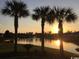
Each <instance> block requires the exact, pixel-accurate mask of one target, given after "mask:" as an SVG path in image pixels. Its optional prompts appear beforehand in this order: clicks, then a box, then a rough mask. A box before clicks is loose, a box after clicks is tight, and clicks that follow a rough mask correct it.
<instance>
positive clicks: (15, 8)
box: [2, 0, 29, 52]
mask: <svg viewBox="0 0 79 59" xmlns="http://www.w3.org/2000/svg"><path fill="white" fill-rule="evenodd" d="M2 14H3V15H9V16H12V17H14V27H15V46H14V51H15V52H16V51H17V33H18V18H19V17H26V16H28V15H29V12H28V9H27V6H26V4H25V3H23V2H21V1H20V2H18V1H16V0H12V1H6V6H5V7H4V8H3V9H2Z"/></svg>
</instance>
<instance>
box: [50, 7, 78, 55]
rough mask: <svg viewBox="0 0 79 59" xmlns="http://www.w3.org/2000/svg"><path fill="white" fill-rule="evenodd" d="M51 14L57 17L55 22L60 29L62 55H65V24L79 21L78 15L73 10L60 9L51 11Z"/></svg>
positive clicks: (56, 8) (55, 8)
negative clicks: (78, 19) (63, 36)
mask: <svg viewBox="0 0 79 59" xmlns="http://www.w3.org/2000/svg"><path fill="white" fill-rule="evenodd" d="M51 14H52V15H53V16H54V17H55V20H57V21H58V23H59V24H58V28H59V38H60V53H61V55H63V40H62V35H63V22H64V21H66V22H74V21H75V20H76V19H77V15H76V14H75V13H74V12H73V10H72V9H71V8H59V7H54V8H53V9H52V10H51Z"/></svg>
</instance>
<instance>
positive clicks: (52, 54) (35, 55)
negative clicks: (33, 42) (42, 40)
mask: <svg viewBox="0 0 79 59" xmlns="http://www.w3.org/2000/svg"><path fill="white" fill-rule="evenodd" d="M22 50H23V49H21V48H20V47H18V52H17V53H14V52H12V51H9V52H1V53H0V59H71V57H78V55H76V54H73V53H69V52H66V51H64V57H63V58H61V56H60V53H59V50H58V49H51V48H45V51H42V50H41V47H39V46H33V47H32V48H31V49H30V50H28V51H27V49H25V51H22Z"/></svg>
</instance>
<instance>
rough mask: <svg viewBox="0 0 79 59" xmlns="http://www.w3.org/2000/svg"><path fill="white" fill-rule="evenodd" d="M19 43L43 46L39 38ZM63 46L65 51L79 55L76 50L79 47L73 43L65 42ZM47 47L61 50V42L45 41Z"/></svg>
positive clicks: (22, 40) (19, 41)
mask: <svg viewBox="0 0 79 59" xmlns="http://www.w3.org/2000/svg"><path fill="white" fill-rule="evenodd" d="M17 43H18V44H33V45H37V46H41V41H40V39H39V38H31V39H29V38H28V39H19V40H18V42H17ZM63 46H64V50H66V51H68V52H72V53H75V54H79V52H77V51H76V50H75V49H76V48H79V46H77V45H75V44H73V43H69V42H65V41H63ZM45 47H49V48H55V49H59V48H60V40H59V39H57V40H47V39H45Z"/></svg>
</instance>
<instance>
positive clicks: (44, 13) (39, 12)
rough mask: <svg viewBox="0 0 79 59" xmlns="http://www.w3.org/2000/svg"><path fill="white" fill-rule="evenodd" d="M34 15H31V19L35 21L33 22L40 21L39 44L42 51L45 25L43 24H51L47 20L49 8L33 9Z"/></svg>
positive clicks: (50, 21)
mask: <svg viewBox="0 0 79 59" xmlns="http://www.w3.org/2000/svg"><path fill="white" fill-rule="evenodd" d="M34 12H35V13H34V14H33V15H32V18H33V19H34V20H35V21H38V20H40V19H41V31H42V43H41V46H42V49H43V50H44V25H45V22H48V23H49V24H50V23H52V22H53V20H50V19H48V14H49V12H50V8H49V7H48V6H45V7H44V6H43V7H40V8H38V7H37V8H35V9H34Z"/></svg>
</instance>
